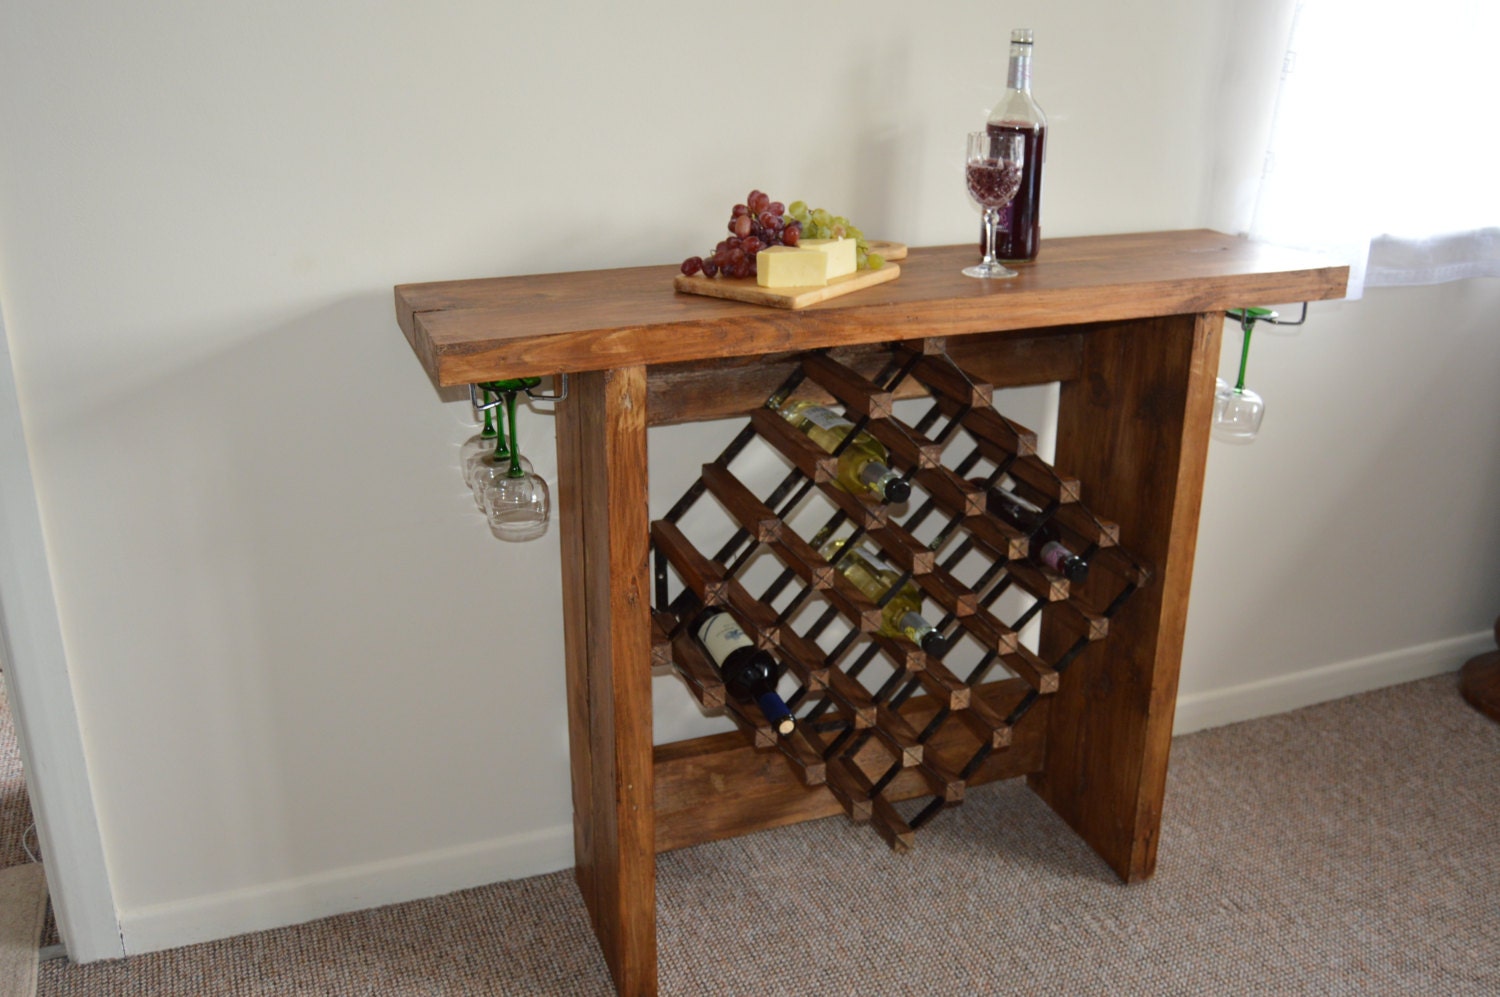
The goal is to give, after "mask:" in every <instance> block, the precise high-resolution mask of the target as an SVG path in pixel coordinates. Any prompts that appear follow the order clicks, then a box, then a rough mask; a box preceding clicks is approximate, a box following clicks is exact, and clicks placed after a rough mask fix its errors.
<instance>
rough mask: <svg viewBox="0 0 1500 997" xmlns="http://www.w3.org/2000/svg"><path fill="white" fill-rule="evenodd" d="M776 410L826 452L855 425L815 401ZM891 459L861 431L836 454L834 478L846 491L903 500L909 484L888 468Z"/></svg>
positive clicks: (891, 500) (869, 436) (906, 497)
mask: <svg viewBox="0 0 1500 997" xmlns="http://www.w3.org/2000/svg"><path fill="white" fill-rule="evenodd" d="M778 411H779V412H780V413H781V417H782V418H783V419H785V420H786V421H787V422H790V423H791V424H792V425H793V426H796V427H797V428H798V429H800V430H802V432H804V433H806V434H807V435H808V437H809V438H810V439H811V440H812V441H813V442H814V443H816V444H817V445H818V446H820V447H822V448H823V449H824V450H826V451H828V452H829V453H833V452H834V450H836V449H838V445H839V444H840V443H842V442H843V441H844V438H845V437H846V436H848V435H849V433H850V431H851V430H853V429H854V423H852V422H850V421H849V420H848V419H845V418H844V417H843V416H841V415H839V414H838V413H837V412H835V411H834V410H833V409H831V408H828V407H827V406H826V405H819V404H817V403H816V402H811V401H806V400H804V401H797V402H789V403H787V404H785V405H783V406H781V408H780V409H779V410H778ZM890 459H891V457H890V454H888V453H887V452H886V449H885V447H884V446H882V445H881V443H880V441H879V440H877V439H876V438H875V437H873V436H871V435H870V434H869V433H866V432H863V431H861V432H859V433H857V434H855V437H854V439H853V440H851V441H850V443H849V445H848V446H847V447H845V448H844V451H843V452H842V453H840V454H839V463H838V471H837V473H836V474H835V476H834V477H835V480H836V481H838V483H839V484H840V485H841V486H842V487H843V488H844V490H845V491H848V492H853V493H855V494H859V493H861V492H866V493H869V494H871V495H874V496H875V497H876V498H878V499H880V500H881V501H882V502H905V501H906V500H907V499H908V498H910V497H911V485H909V484H907V483H906V482H905V481H903V480H902V478H901V476H900V475H899V474H897V473H896V472H895V471H893V470H891V468H890Z"/></svg>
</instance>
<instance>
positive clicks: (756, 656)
mask: <svg viewBox="0 0 1500 997" xmlns="http://www.w3.org/2000/svg"><path fill="white" fill-rule="evenodd" d="M692 632H693V636H695V637H697V638H698V643H700V644H702V645H703V649H704V650H705V651H707V652H708V656H709V658H711V659H712V660H713V663H714V664H715V665H717V666H718V668H719V674H720V675H722V676H723V677H724V689H725V691H727V692H728V693H729V695H731V696H733V697H734V698H735V699H737V700H740V701H741V702H752V703H754V704H755V705H757V706H759V707H760V712H761V713H763V714H765V718H766V721H767V722H768V723H770V725H771V726H772V727H773V728H774V729H775V731H776V733H778V734H780V735H782V736H783V737H784V736H786V735H787V734H790V733H791V732H792V730H793V728H794V727H796V725H797V721H796V720H795V719H794V718H793V717H792V711H791V710H790V709H789V708H788V707H787V705H786V701H785V700H783V699H782V698H781V694H780V693H778V692H777V691H776V683H777V682H778V681H779V680H780V679H781V673H782V670H783V669H782V666H781V663H780V662H778V661H777V660H776V659H775V658H773V657H772V656H771V654H770V653H769V652H768V651H765V650H762V649H761V648H758V647H756V646H755V642H754V641H752V640H751V639H750V638H749V636H748V635H746V633H745V631H744V629H743V628H742V627H741V626H740V625H739V623H738V622H737V621H736V620H735V618H734V617H733V616H730V615H729V614H728V613H726V612H725V611H724V610H722V609H716V608H714V607H709V608H707V609H705V610H703V612H701V613H699V614H698V616H697V618H696V619H694V620H693V623H692Z"/></svg>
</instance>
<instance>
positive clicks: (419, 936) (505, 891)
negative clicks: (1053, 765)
mask: <svg viewBox="0 0 1500 997" xmlns="http://www.w3.org/2000/svg"><path fill="white" fill-rule="evenodd" d="M1497 816H1500V725H1496V724H1494V723H1491V722H1490V721H1488V720H1486V719H1484V718H1483V717H1481V716H1479V715H1478V714H1476V713H1474V712H1473V711H1472V710H1470V709H1469V708H1468V707H1467V706H1466V705H1465V704H1464V703H1463V702H1462V700H1461V699H1460V698H1459V696H1458V693H1457V691H1456V677H1455V676H1451V675H1448V676H1441V677H1439V678H1435V679H1430V680H1424V681H1421V682H1416V683H1412V684H1409V685H1404V686H1398V687H1395V688H1391V689H1386V690H1382V691H1379V692H1374V693H1369V694H1366V695H1362V696H1358V697H1353V698H1351V699H1346V700H1341V701H1339V702H1335V703H1329V704H1324V705H1321V706H1316V707H1311V708H1309V709H1306V710H1301V711H1298V712H1296V713H1291V714H1286V715H1283V716H1278V717H1272V718H1268V719H1263V720H1257V721H1253V722H1250V723H1246V724H1240V725H1237V726H1233V727H1227V728H1222V729H1219V730H1214V731H1206V732H1203V733H1199V734H1194V735H1191V736H1188V737H1184V738H1180V739H1178V740H1177V741H1176V742H1175V743H1174V747H1173V758H1172V771H1171V776H1170V780H1169V785H1168V796H1167V808H1166V823H1165V828H1164V830H1163V833H1162V842H1161V857H1160V867H1159V870H1158V872H1157V875H1156V877H1155V878H1154V879H1153V880H1151V881H1150V882H1148V883H1144V884H1141V885H1137V886H1132V887H1124V886H1121V885H1119V883H1117V882H1116V881H1115V880H1114V878H1113V876H1112V875H1111V874H1110V873H1109V872H1108V871H1107V870H1106V869H1105V867H1104V866H1103V865H1102V863H1100V862H1099V861H1098V860H1097V859H1096V858H1095V857H1094V856H1093V855H1092V853H1090V852H1089V851H1088V850H1087V849H1086V848H1085V847H1084V846H1083V845H1081V844H1079V842H1078V841H1077V840H1076V839H1075V838H1074V837H1073V836H1072V834H1071V832H1069V831H1068V830H1067V829H1066V828H1065V827H1064V826H1063V825H1062V824H1061V823H1060V822H1059V821H1058V820H1057V819H1055V818H1054V817H1053V816H1052V814H1051V813H1050V812H1049V811H1048V810H1047V809H1046V808H1045V807H1043V806H1042V805H1040V804H1039V803H1038V802H1037V801H1036V800H1035V798H1034V797H1032V796H1031V795H1030V793H1029V792H1028V791H1027V790H1026V789H1025V788H1024V787H1023V786H1020V785H1018V784H1015V783H1006V784H1000V785H995V786H989V787H982V788H980V789H977V790H975V791H974V792H973V793H971V795H970V798H969V800H968V802H966V803H965V804H964V805H963V806H961V807H959V808H956V809H954V810H951V811H949V812H947V813H944V814H941V815H940V816H939V817H938V818H937V819H936V820H935V821H933V822H932V823H931V824H930V825H928V826H927V827H926V828H924V829H923V830H922V831H921V832H919V834H918V838H917V848H916V850H915V851H913V852H912V853H911V854H909V855H905V856H897V855H893V854H892V853H891V852H889V851H888V850H887V849H886V848H885V846H884V845H883V844H882V843H881V842H880V841H879V840H878V838H877V837H876V836H875V834H874V833H873V832H872V831H870V830H869V829H868V828H866V827H853V826H850V825H849V824H847V823H846V822H845V821H844V820H843V819H842V818H834V819H831V820H828V821H822V822H819V823H815V824H810V825H803V826H801V827H796V828H788V829H784V830H779V831H773V832H768V833H764V834H759V835H754V836H750V837H747V838H742V839H739V840H736V841H729V842H720V843H716V844H712V845H704V846H700V847H697V848H693V849H688V850H685V851H682V852H677V853H673V854H670V855H665V856H663V857H662V858H661V862H660V871H659V879H658V882H659V886H658V890H659V904H658V906H659V909H660V919H659V923H660V927H659V935H660V939H659V940H660V950H661V957H660V966H661V980H662V991H663V993H667V994H681V995H694V997H698V995H750V994H807V995H825V994H835V995H836V994H849V995H854V994H859V995H886V994H890V995H907V994H936V995H961V994H1065V995H1075V994H1141V995H1158V994H1215V995H1217V994H1351V995H1353V994H1360V995H1365V994H1413V995H1417V994H1420V995H1424V997H1425V995H1449V994H1488V995H1495V994H1500V823H1497ZM610 992H611V990H610V987H609V985H608V981H607V977H606V975H605V971H604V966H603V962H602V960H601V959H600V957H599V955H598V951H597V949H596V947H595V945H594V943H593V940H592V936H591V935H590V934H589V930H588V927H587V916H586V915H585V913H584V910H583V906H582V903H581V901H580V900H579V898H578V893H577V890H576V888H575V887H574V886H573V883H572V879H571V874H570V873H567V872H564V873H557V874H553V875H548V876H540V877H536V878H533V879H528V880H523V881H520V882H514V883H505V884H500V885H497V886H491V887H485V888H482V889H476V890H468V891H464V892H462V893H458V894H454V895H452V896H449V897H444V898H438V899H434V900H426V901H419V902H415V903H409V904H401V905H397V906H393V907H387V908H383V909H380V910H374V911H366V912H363V913H359V914H351V915H346V916H342V917H337V918H330V919H328V920H324V921H319V922H315V923H313V924H310V925H305V926H302V927H299V928H286V929H279V930H276V931H269V932H264V933H261V934H257V935H251V936H246V937H242V938H237V939H232V940H229V941H224V942H216V943H211V944H206V945H200V946H194V947H190V948H186V949H180V950H176V951H172V952H164V953H155V954H150V955H145V956H138V957H134V958H131V959H127V960H124V961H122V962H117V963H109V964H95V965H90V966H72V965H68V964H65V963H47V964H44V965H43V967H42V970H41V978H40V984H39V993H40V994H42V995H44V997H61V995H92V994H151V995H163V997H170V995H205V994H232V995H259V994H277V995H281V994H299V995H300V994H328V995H344V994H369V995H394V994H433V995H437V994H454V995H457V994H463V995H473V994H515V995H528V997H530V995H553V994H608V993H610Z"/></svg>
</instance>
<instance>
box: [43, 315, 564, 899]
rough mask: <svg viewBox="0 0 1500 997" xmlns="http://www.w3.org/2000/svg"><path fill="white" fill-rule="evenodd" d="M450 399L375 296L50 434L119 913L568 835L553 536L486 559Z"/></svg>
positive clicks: (547, 431)
mask: <svg viewBox="0 0 1500 997" xmlns="http://www.w3.org/2000/svg"><path fill="white" fill-rule="evenodd" d="M461 397H463V398H464V399H465V402H464V404H462V405H444V404H439V403H438V401H439V399H438V398H435V397H434V389H433V387H432V385H431V383H430V382H429V380H428V379H427V378H426V377H425V376H424V374H423V373H422V370H421V368H420V366H419V364H418V363H417V361H416V360H415V359H414V357H413V356H412V353H411V350H410V348H409V347H408V345H407V343H406V342H405V340H404V338H403V337H402V336H401V333H400V330H399V328H398V327H397V325H396V322H395V318H394V314H393V311H392V305H391V297H390V292H389V290H388V289H380V290H379V291H372V292H370V293H368V294H364V295H360V296H357V297H352V298H349V299H347V300H344V301H340V302H338V303H336V304H333V305H330V306H328V307H326V308H323V309H320V310H318V311H316V312H313V313H311V314H309V315H307V316H305V317H303V318H301V319H298V320H296V321H294V322H290V323H287V324H285V325H283V326H280V327H277V328H272V329H267V330H266V331H265V332H263V333H262V334H259V335H256V336H254V337H252V338H249V339H246V340H244V341H242V342H239V343H238V344H236V345H235V346H234V347H233V348H231V349H228V350H226V351H225V352H223V353H221V354H218V355H215V356H213V357H211V358H209V359H207V360H204V361H202V362H200V363H198V364H196V365H194V366H192V367H189V368H186V369H181V370H178V371H176V372H174V373H172V374H171V375H169V376H166V377H163V378H161V379H160V380H158V381H156V382H155V383H151V384H149V385H147V386H145V387H143V388H140V389H138V390H135V391H133V392H132V393H130V394H129V395H128V396H125V397H116V398H114V399H112V400H110V401H109V402H108V403H107V406H106V407H104V408H101V409H95V410H93V411H87V412H81V413H80V414H81V415H82V416H83V417H84V418H82V419H81V420H80V421H79V422H78V424H77V425H76V426H73V427H65V428H64V429H61V430H58V433H59V434H67V433H71V434H72V436H73V438H72V439H70V440H63V439H60V438H59V439H58V440H57V441H56V445H58V446H61V447H63V448H64V450H63V452H66V453H67V454H69V459H68V460H66V461H63V462H60V463H59V464H58V466H57V467H56V468H55V469H54V481H53V488H52V492H53V495H54V501H52V503H51V505H52V508H51V509H50V510H49V513H50V515H49V517H48V518H49V524H48V525H49V534H50V536H51V537H52V538H53V539H54V543H53V548H54V563H55V564H56V565H57V566H58V570H57V577H58V579H59V590H60V596H61V598H60V606H61V612H62V616H63V624H64V630H65V632H66V633H67V634H68V637H69V645H70V662H71V663H72V665H73V667H74V668H75V670H76V671H75V674H76V677H75V686H76V688H77V689H78V698H79V707H80V711H81V716H82V718H83V719H84V721H85V725H86V727H87V728H88V729H89V730H90V735H91V736H90V749H91V750H90V754H91V764H93V765H94V766H95V773H96V774H95V778H96V785H97V787H98V792H99V796H100V799H101V817H102V820H103V821H104V822H105V823H106V824H107V825H108V830H109V832H110V835H109V837H110V841H111V844H112V848H113V853H114V854H113V855H112V859H113V861H112V865H114V866H116V867H117V868H118V870H119V872H120V876H121V882H120V883H119V884H118V894H119V901H120V903H121V906H122V907H130V906H134V905H139V904H151V903H159V902H165V901H170V900H174V899H177V898H179V897H183V896H195V895H199V894H203V893H211V892H214V891H216V890H225V889H233V888H236V887H239V886H242V885H244V884H256V883H262V882H265V881H267V880H268V879H276V878H285V877H287V876H288V875H291V874H294V873H298V872H302V871H308V870H322V869H328V868H338V867H345V866H349V865H354V864H358V863H360V862H369V861H378V860H384V859H388V858H390V857H391V856H393V855H395V856H401V855H408V854H412V853H414V852H417V851H425V850H429V849H438V848H443V847H449V846H458V845H464V844H468V843H471V842H473V841H476V840H482V839H488V838H492V837H493V836H494V835H496V834H497V833H520V832H524V831H526V830H530V829H533V828H538V827H548V826H551V825H553V824H557V823H565V822H566V820H567V814H568V811H567V793H566V786H567V767H566V757H567V755H566V734H565V731H562V730H561V729H560V725H559V724H557V723H556V722H555V720H556V719H558V718H561V717H562V716H564V707H563V701H564V697H563V672H562V668H561V640H560V639H558V634H560V632H561V621H560V617H561V610H560V595H559V592H560V582H559V580H558V577H557V576H558V557H557V548H556V537H555V531H553V533H552V534H549V536H548V537H547V538H544V539H543V540H541V541H537V542H534V543H532V544H528V545H525V546H524V547H523V546H514V545H503V544H499V543H498V542H496V541H494V540H493V539H492V538H491V537H490V536H489V533H488V530H487V528H486V526H485V524H484V520H483V517H482V516H481V515H480V514H479V513H478V512H477V510H475V508H474V506H473V502H472V499H471V497H470V495H469V492H468V490H467V489H466V488H465V486H464V484H463V481H462V478H461V475H460V474H459V471H458V468H457V452H458V446H459V445H460V444H461V443H462V441H463V440H464V439H465V438H466V437H467V436H468V435H470V433H472V429H471V428H470V426H471V423H470V421H469V408H468V405H467V402H466V398H467V395H466V393H465V394H464V395H462V396H461ZM96 420H97V421H98V424H99V425H101V426H104V427H105V430H104V431H103V432H99V431H98V429H97V427H95V425H94V424H95V421H96ZM529 423H530V424H529V426H526V427H523V431H526V432H529V434H530V436H529V437H523V439H526V441H527V443H528V446H529V448H530V453H532V454H533V455H534V457H535V461H536V464H537V467H538V470H540V471H542V472H543V473H545V474H551V473H553V464H554V463H555V457H554V456H553V453H552V439H551V421H550V420H544V419H532V420H529ZM519 569H524V575H523V574H522V572H521V571H520V570H519ZM507 630H508V635H507V637H506V639H505V642H504V653H503V654H497V653H494V648H495V647H496V645H497V643H498V640H497V634H499V633H501V632H503V631H507ZM515 702H524V703H530V704H533V705H535V706H536V708H535V709H531V710H526V711H516V710H508V711H506V717H507V721H506V724H504V725H500V724H496V723H495V722H494V718H495V715H496V713H497V711H501V710H505V706H506V704H509V703H515ZM520 744H526V745H529V746H530V747H531V748H532V749H533V750H532V752H531V753H530V754H527V753H524V752H519V751H517V750H516V749H517V746H518V745H520ZM437 773H441V777H440V778H435V777H434V776H435V774H437ZM481 784H482V785H485V786H486V787H487V788H488V790H489V791H488V792H486V793H480V794H476V793H474V792H473V787H474V786H476V785H481ZM555 787H562V788H561V791H560V799H559V801H557V805H555V806H552V807H550V808H549V806H548V800H547V791H548V789H550V788H555ZM517 798H532V799H538V800H539V801H540V802H539V803H538V805H537V807H536V808H534V809H529V810H527V811H526V812H515V811H514V810H511V811H507V810H506V809H505V808H504V806H503V801H504V800H507V799H509V800H514V799H517ZM554 811H556V812H554ZM435 813H437V814H442V815H444V816H443V818H442V819H435V818H434V816H433V815H434V814H435Z"/></svg>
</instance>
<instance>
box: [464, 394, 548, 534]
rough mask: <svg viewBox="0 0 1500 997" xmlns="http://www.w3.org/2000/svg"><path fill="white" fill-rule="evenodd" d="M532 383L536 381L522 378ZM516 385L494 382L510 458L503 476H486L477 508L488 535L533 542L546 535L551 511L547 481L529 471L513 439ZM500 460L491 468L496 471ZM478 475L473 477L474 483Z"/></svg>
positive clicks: (529, 466)
mask: <svg viewBox="0 0 1500 997" xmlns="http://www.w3.org/2000/svg"><path fill="white" fill-rule="evenodd" d="M519 381H531V382H532V384H530V385H525V384H522V385H520V386H521V387H528V386H535V383H536V379H535V378H522V379H519ZM518 383H519V382H518V381H516V382H497V384H498V385H500V386H501V395H502V397H503V398H504V399H505V415H506V422H507V423H508V430H509V436H510V454H509V459H508V460H507V461H506V467H505V470H504V472H503V473H500V472H496V473H491V474H488V475H486V476H485V480H484V483H483V491H482V492H481V495H480V507H481V508H482V509H483V510H484V513H485V517H486V518H487V519H488V520H489V524H490V532H491V533H493V534H494V535H495V536H496V537H497V538H498V539H500V540H507V541H512V542H519V541H523V540H535V539H536V538H537V537H539V536H541V535H542V534H544V533H546V532H547V523H548V520H549V518H550V515H551V511H552V497H551V492H550V491H549V489H548V488H547V482H546V479H544V478H543V477H542V476H541V475H539V474H537V473H536V472H535V471H533V470H532V469H531V464H530V462H529V461H527V460H526V458H525V457H523V456H521V446H520V437H518V436H517V435H516V395H517V393H518V391H517V387H516V385H517V384H518ZM498 465H499V459H498V458H496V460H495V462H494V466H496V467H497V468H498ZM477 478H478V475H476V479H477Z"/></svg>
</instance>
